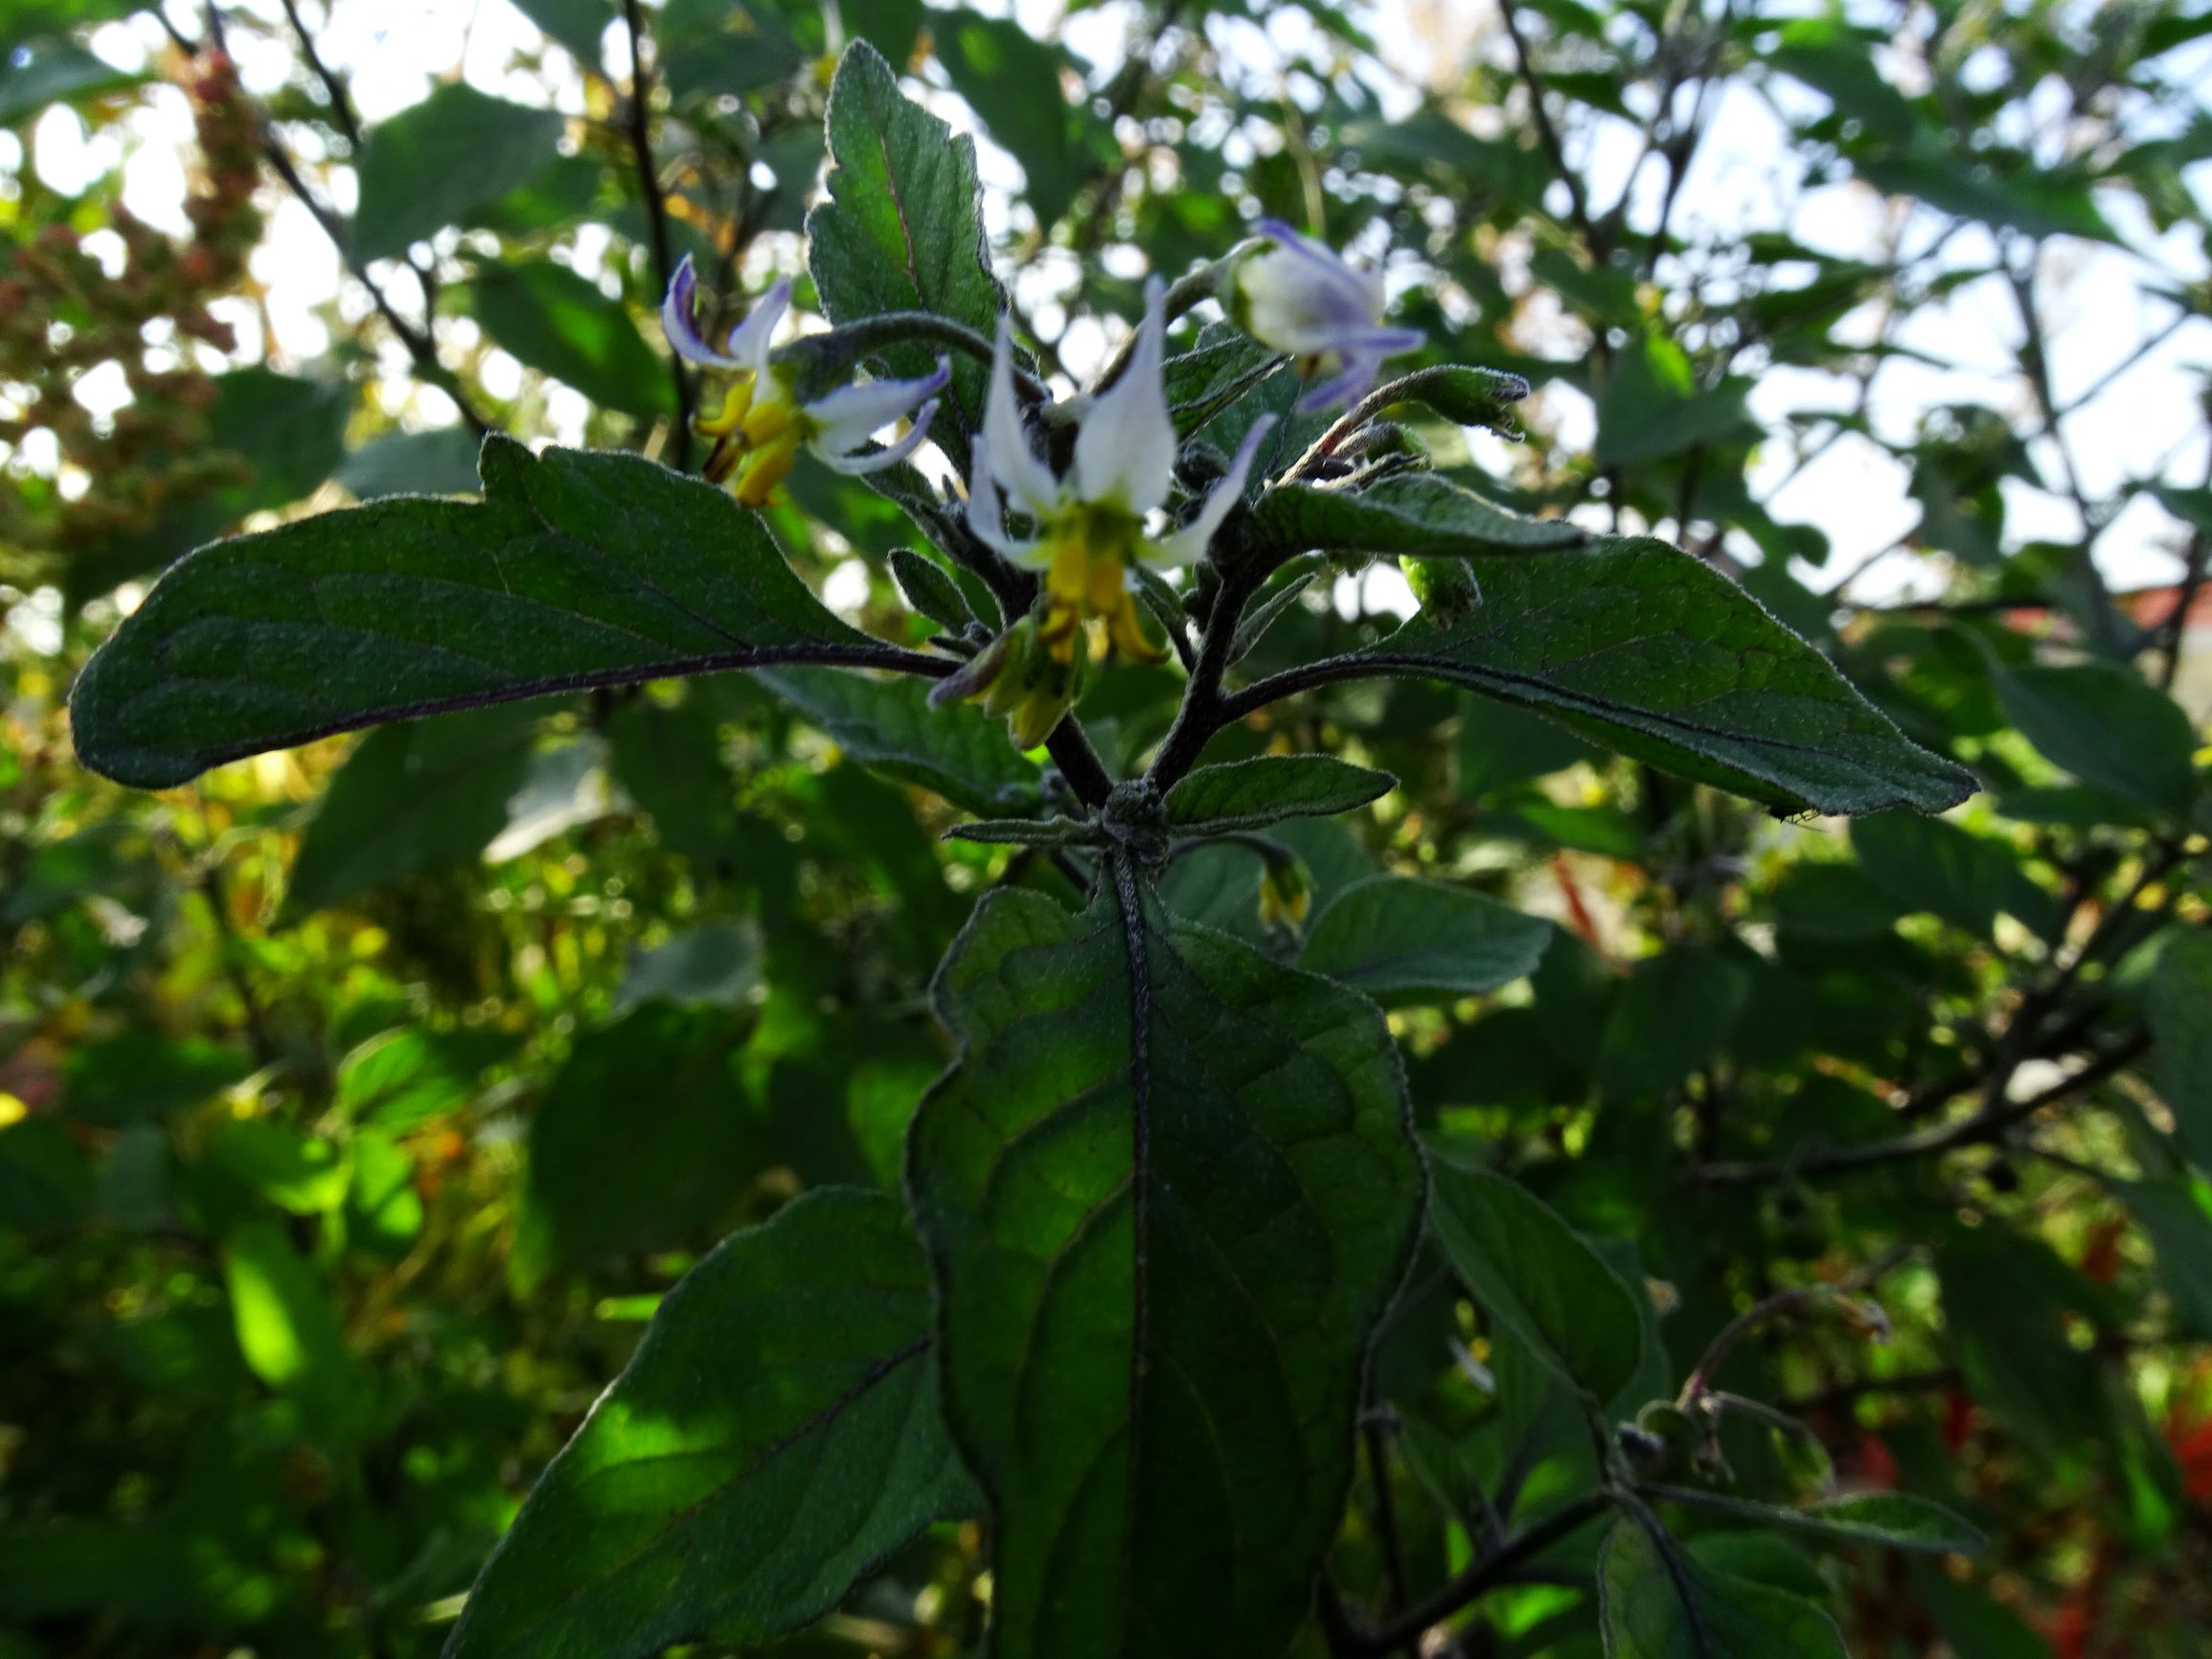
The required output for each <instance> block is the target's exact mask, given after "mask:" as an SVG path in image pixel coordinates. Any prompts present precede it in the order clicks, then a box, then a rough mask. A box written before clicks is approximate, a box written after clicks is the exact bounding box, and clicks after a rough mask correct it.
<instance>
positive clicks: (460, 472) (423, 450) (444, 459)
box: [331, 426, 477, 501]
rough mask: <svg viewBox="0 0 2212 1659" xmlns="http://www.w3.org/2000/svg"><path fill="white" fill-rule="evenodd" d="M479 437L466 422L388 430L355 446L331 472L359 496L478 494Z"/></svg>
mask: <svg viewBox="0 0 2212 1659" xmlns="http://www.w3.org/2000/svg"><path fill="white" fill-rule="evenodd" d="M476 450H477V441H476V437H475V435H474V434H473V433H471V432H470V431H468V430H467V428H466V427H462V426H441V427H439V428H437V429H436V430H434V431H429V432H386V433H384V434H383V435H381V436H380V437H376V438H372V439H370V440H369V442H368V443H364V444H362V445H361V446H360V447H359V448H358V449H355V450H353V451H351V452H350V453H349V454H348V455H347V456H346V459H345V460H344V461H342V462H340V463H339V464H338V469H337V470H336V471H335V472H333V473H332V474H331V477H333V478H335V479H336V480H337V481H338V482H339V483H340V484H342V485H344V486H345V487H346V488H347V489H349V490H351V491H352V492H353V496H354V498H355V499H356V500H360V501H376V500H380V499H382V498H383V497H385V496H387V495H474V494H475V493H476V489H477V484H476Z"/></svg>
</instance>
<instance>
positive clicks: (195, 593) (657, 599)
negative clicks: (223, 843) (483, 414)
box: [70, 438, 892, 788]
mask: <svg viewBox="0 0 2212 1659" xmlns="http://www.w3.org/2000/svg"><path fill="white" fill-rule="evenodd" d="M483 466H484V480H485V499H484V500H483V501H482V502H481V503H478V502H448V501H390V502H383V503H379V504H377V505H375V506H371V507H358V508H353V509H349V510H346V511H338V512H327V513H324V514H323V515H322V516H320V517H318V518H310V519H304V520H302V521H301V522H299V523H297V524H288V525H285V526H284V527H283V528H282V529H278V530H271V531H265V532H263V533H262V534H258V535H248V536H240V537H239V538H238V539H236V540H233V541H226V542H220V543H217V545H215V546H213V547H208V548H203V549H201V550H200V551H199V552H198V553H196V554H194V556H193V557H191V558H189V559H187V560H185V561H184V562H183V563H182V564H180V565H178V566H177V568H176V570H175V571H174V572H173V573H171V576H170V577H169V579H168V580H164V581H163V582H162V583H161V584H160V585H159V586H157V587H156V588H155V589H154V590H153V592H152V594H151V595H150V596H148V599H147V602H146V603H145V604H144V605H142V606H141V607H140V608H139V609H138V610H137V612H135V613H134V614H133V615H132V616H130V617H129V618H127V619H126V620H125V622H124V624H123V625H122V626H121V627H119V628H118V629H117V630H116V632H115V637H114V638H113V639H111V640H110V641H109V642H108V643H107V645H106V646H104V647H103V648H102V649H101V651H100V652H99V654H98V655H96V656H95V657H94V658H93V660H92V662H91V664H90V665H89V666H88V667H87V668H86V669H85V670H84V672H83V674H82V675H81V676H80V678H79V680H78V682H77V689H76V691H75V693H73V695H72V697H71V702H70V710H71V730H72V731H73V732H74V734H75V736H76V739H77V752H78V757H79V759H80V760H81V761H83V762H84V763H85V764H86V765H87V766H90V767H91V768H92V769H93V770H95V771H98V772H104V773H105V774H107V775H108V776H109V777H112V778H115V779H117V780H119V781H121V782H123V783H126V784H137V785H139V786H141V787H145V788H161V787H165V786H167V785H169V784H181V783H183V782H184V781H185V780H186V779H188V778H191V777H194V776H195V775H196V774H198V773H200V772H202V771H204V770H206V769H207V768H208V767H210V766H213V765H217V764H219V763H221V762H222V761H232V760H236V759H238V758H239V756H241V755H251V754H256V753H258V752H260V751H261V750H263V749H275V748H282V747H284V746H285V745H286V744H290V743H301V742H305V741H307V740H308V739H310V738H318V737H323V736H326V735H327V734H329V733H331V732H343V731H350V730H353V729H354V728H356V727H360V726H368V725H375V724H376V723H378V722H380V721H385V720H392V719H399V718H402V717H405V716H410V715H420V714H432V713H436V712H438V711H440V710H444V709H456V708H467V707H470V706H472V705H476V704H481V703H496V702H508V701H513V700H514V699H517V698H521V697H529V696H535V695H537V694H538V693H544V692H549V691H559V690H566V689H572V688H576V687H582V686H598V685H613V684H622V683H626V682H630V681H636V680H648V679H654V678H658V677H662V676H666V675H670V674H684V673H704V672H709V671H712V670H718V669H733V668H749V667H753V666H756V665H760V664H767V663H787V662H808V661H813V662H855V663H865V662H876V661H881V660H882V659H883V658H884V657H885V656H887V655H891V654H892V653H891V652H890V651H889V648H886V647H882V646H878V645H877V644H876V643H875V642H873V641H871V640H869V639H868V638H867V637H866V636H865V635H862V634H859V633H856V632H855V631H854V630H853V629H852V628H849V627H847V626H846V625H844V624H843V623H841V622H839V621H838V620H837V619H836V618H835V617H834V616H832V614H831V613H830V612H829V611H827V610H825V609H824V608H823V607H822V605H821V603H820V602H818V601H817V600H816V599H815V598H814V596H813V595H812V594H811V593H810V592H808V590H807V587H806V585H805V584H804V583H803V582H801V581H800V580H799V579H798V578H797V577H796V576H794V575H792V574H791V571H790V568H789V567H788V566H787V565H786V564H785V563H784V560H783V556H782V555H781V554H779V553H778V552H777V551H776V546H775V543H774V541H773V540H772V539H771V538H770V537H769V535H768V533H767V530H766V528H765V527H764V525H763V524H762V522H761V521H760V519H759V518H757V517H756V516H754V515H753V514H752V513H749V512H747V511H745V510H744V509H743V508H741V507H740V506H738V505H737V503H736V502H735V501H733V500H731V499H730V497H729V496H728V495H727V494H726V493H724V492H723V491H722V490H719V489H715V488H714V487H713V486H712V485H709V484H704V483H701V482H699V481H698V480H696V479H690V478H683V477H680V476H678V475H677V474H675V473H673V472H671V471H669V470H668V469H667V468H666V467H662V466H655V465H653V464H652V463H651V462H650V461H643V460H640V459H638V458H637V457H635V456H630V455H601V454H588V453H583V452H580V451H576V450H563V449H549V450H547V451H546V452H545V454H544V455H542V456H539V457H533V456H532V455H531V453H530V452H529V451H528V450H527V449H524V448H523V447H522V446H521V445H520V444H518V443H511V442H509V441H508V440H506V439H502V438H494V439H491V440H490V441H489V442H488V443H486V444H485V446H484V455H483Z"/></svg>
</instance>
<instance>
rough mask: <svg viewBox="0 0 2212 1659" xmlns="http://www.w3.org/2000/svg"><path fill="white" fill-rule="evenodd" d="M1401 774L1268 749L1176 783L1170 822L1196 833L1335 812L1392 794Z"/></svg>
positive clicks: (1261, 825) (1169, 802) (1168, 801)
mask: <svg viewBox="0 0 2212 1659" xmlns="http://www.w3.org/2000/svg"><path fill="white" fill-rule="evenodd" d="M1397 785H1398V780H1397V779H1396V778H1393V777H1392V776H1391V775H1390V774H1389V773H1388V772H1375V771H1370V770H1369V769H1368V768H1367V767H1365V766H1355V765H1353V764H1352V762H1351V761H1339V760H1337V759H1335V758H1334V756H1331V755H1262V756H1260V757H1259V758H1258V759H1256V760H1251V761H1229V762H1227V763H1225V764H1223V765H1219V766H1200V767H1199V768H1198V769H1197V771H1195V772H1192V773H1191V774H1189V775H1188V776H1187V777H1185V778H1183V779H1182V780H1181V781H1180V782H1178V783H1177V784H1175V785H1174V788H1172V789H1170V790H1169V791H1168V794H1167V799H1166V801H1165V802H1164V803H1162V805H1163V806H1164V807H1166V809H1167V814H1168V822H1169V823H1170V824H1171V825H1173V826H1174V828H1175V829H1177V830H1184V831H1186V832H1187V833H1190V834H1195V835H1219V834H1222V833H1225V832H1227V831H1229V830H1260V829H1265V828H1266V826H1267V825H1269V824H1279V823H1281V822H1282V821H1283V820H1284V819H1286V818H1331V817H1334V816H1335V815H1336V814H1337V813H1339V812H1349V811H1351V810H1352V809H1353V808H1354V807H1364V806H1366V805H1367V803H1368V802H1370V801H1373V800H1376V799H1378V798H1379V797H1380V796H1383V795H1386V794H1388V793H1389V792H1390V791H1391V790H1392V789H1394V788H1396V787H1397Z"/></svg>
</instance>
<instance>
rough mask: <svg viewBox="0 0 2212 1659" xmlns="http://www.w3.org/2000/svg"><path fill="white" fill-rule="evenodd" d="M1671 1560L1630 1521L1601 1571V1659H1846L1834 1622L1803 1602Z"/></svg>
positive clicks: (1675, 1552)
mask: <svg viewBox="0 0 2212 1659" xmlns="http://www.w3.org/2000/svg"><path fill="white" fill-rule="evenodd" d="M1671 1555H1672V1558H1671V1559H1670V1558H1669V1555H1667V1554H1662V1553H1661V1550H1660V1547H1659V1545H1658V1544H1657V1543H1656V1542H1655V1541H1654V1540H1653V1537H1652V1535H1651V1534H1650V1533H1649V1532H1647V1531H1646V1530H1645V1528H1644V1527H1643V1526H1642V1525H1641V1524H1639V1523H1638V1522H1637V1521H1636V1520H1635V1519H1634V1518H1633V1517H1631V1516H1624V1517H1623V1518H1621V1519H1620V1520H1618V1521H1616V1522H1614V1523H1613V1530H1612V1532H1611V1533H1610V1534H1608V1535H1607V1537H1606V1545H1605V1551H1604V1553H1603V1555H1602V1556H1601V1557H1600V1559H1599V1564H1598V1591H1599V1600H1600V1602H1601V1604H1602V1606H1603V1608H1604V1622H1605V1630H1606V1659H1847V1655H1846V1654H1845V1652H1844V1648H1843V1638H1842V1636H1841V1635H1840V1634H1839V1633H1838V1632H1837V1630H1836V1622H1835V1621H1834V1620H1833V1619H1831V1618H1829V1616H1828V1615H1827V1614H1826V1613H1824V1612H1822V1611H1821V1610H1820V1608H1818V1607H1816V1606H1814V1605H1813V1603H1812V1602H1808V1601H1806V1600H1805V1598H1803V1597H1802V1596H1793V1595H1791V1594H1790V1592H1789V1591H1787V1590H1772V1589H1768V1588H1767V1586H1766V1585H1764V1584H1754V1583H1752V1582H1750V1581H1749V1580H1748V1579H1732V1578H1729V1577H1728V1576H1727V1575H1726V1574H1724V1573H1719V1572H1715V1571H1714V1570H1713V1569H1712V1568H1710V1567H1707V1566H1704V1565H1702V1564H1701V1563H1699V1561H1698V1559H1697V1558H1696V1557H1693V1556H1691V1555H1689V1554H1688V1553H1687V1552H1685V1551H1683V1550H1681V1549H1680V1548H1678V1547H1673V1548H1672V1549H1671Z"/></svg>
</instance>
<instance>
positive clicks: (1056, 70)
mask: <svg viewBox="0 0 2212 1659" xmlns="http://www.w3.org/2000/svg"><path fill="white" fill-rule="evenodd" d="M929 29H930V34H931V35H932V36H933V37H934V39H935V41H936V44H937V56H938V61H939V62H940V63H942V64H944V65H945V73H946V75H947V76H949V77H950V78H951V80H952V89H953V91H955V92H957V93H959V94H960V96H961V97H962V98H964V99H966V100H967V101H968V103H969V107H970V108H971V109H973V110H974V111H975V113H976V114H977V115H979V116H981V117H982V118H983V125H985V126H987V127H989V128H990V129H991V136H992V138H994V139H996V140H997V141H998V142H999V143H1000V144H1001V145H1003V146H1005V148H1007V149H1009V150H1010V151H1012V152H1013V154H1014V159H1015V161H1018V162H1019V163H1021V171H1022V177H1023V179H1024V181H1025V188H1024V189H1023V191H1022V199H1023V200H1025V201H1027V202H1028V203H1029V208H1030V211H1031V212H1032V213H1034V214H1036V215H1037V222H1038V224H1039V225H1040V226H1042V227H1044V228H1045V229H1046V230H1048V231H1049V230H1050V229H1051V227H1052V225H1053V224H1054V222H1055V221H1056V220H1058V219H1059V217H1060V215H1061V214H1063V213H1065V212H1066V211H1067V205H1068V202H1069V200H1070V198H1071V197H1072V196H1073V195H1074V193H1075V187H1076V185H1077V184H1078V182H1080V170H1079V169H1078V167H1077V165H1076V158H1075V156H1074V155H1073V154H1072V153H1071V151H1072V149H1073V146H1072V145H1071V143H1070V141H1069V133H1068V126H1069V110H1068V106H1067V101H1066V100H1065V99H1064V98H1063V97H1062V96H1061V94H1060V72H1061V69H1062V68H1063V66H1064V65H1065V63H1066V58H1065V57H1064V56H1063V55H1062V54H1061V53H1060V50H1059V49H1058V48H1057V47H1054V46H1048V45H1047V44H1045V43H1044V42H1043V41H1041V40H1039V39H1038V38H1037V37H1036V36H1035V35H1033V34H1030V32H1029V31H1028V30H1027V29H1025V28H1023V27H1022V25H1021V24H1020V23H1018V22H1016V21H1015V19H1014V18H1012V17H985V16H981V15H979V14H978V13H976V12H973V11H965V10H962V11H938V12H935V13H933V14H932V15H931V17H930V19H929Z"/></svg>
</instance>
